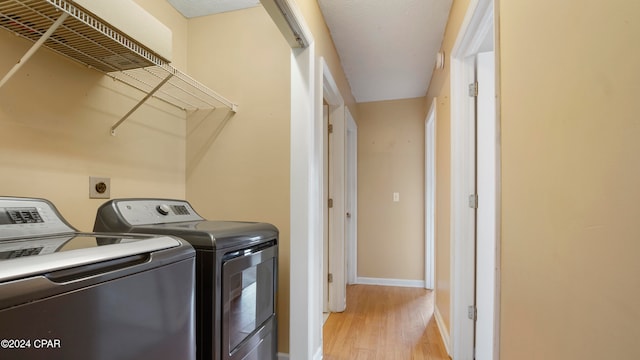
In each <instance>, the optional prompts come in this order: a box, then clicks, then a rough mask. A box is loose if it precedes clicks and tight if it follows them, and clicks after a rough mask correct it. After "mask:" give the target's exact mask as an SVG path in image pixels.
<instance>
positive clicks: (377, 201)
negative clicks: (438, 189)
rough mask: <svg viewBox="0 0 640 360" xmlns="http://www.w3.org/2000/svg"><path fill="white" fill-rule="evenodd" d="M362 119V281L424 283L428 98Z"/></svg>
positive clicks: (384, 107)
mask: <svg viewBox="0 0 640 360" xmlns="http://www.w3.org/2000/svg"><path fill="white" fill-rule="evenodd" d="M358 114H359V115H360V121H359V122H358V276H359V277H369V278H382V279H402V280H424V121H425V116H426V111H425V102H424V98H417V99H408V100H395V101H380V102H369V103H361V104H358ZM394 192H398V193H399V195H400V201H399V202H393V193H394Z"/></svg>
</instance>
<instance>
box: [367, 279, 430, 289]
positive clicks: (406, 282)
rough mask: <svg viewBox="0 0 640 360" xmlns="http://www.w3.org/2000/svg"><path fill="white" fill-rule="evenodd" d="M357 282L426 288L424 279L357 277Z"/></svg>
mask: <svg viewBox="0 0 640 360" xmlns="http://www.w3.org/2000/svg"><path fill="white" fill-rule="evenodd" d="M356 284H363V285H380V286H401V287H416V288H424V280H403V279H381V278H368V277H357V278H356Z"/></svg>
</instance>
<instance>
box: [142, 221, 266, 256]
mask: <svg viewBox="0 0 640 360" xmlns="http://www.w3.org/2000/svg"><path fill="white" fill-rule="evenodd" d="M130 231H133V232H137V233H147V234H163V235H174V236H177V237H179V238H181V239H184V240H186V241H188V242H189V243H190V244H191V245H193V247H195V248H199V249H210V250H217V249H226V248H230V247H239V246H252V245H254V244H257V243H261V242H265V241H269V240H273V239H275V238H276V237H277V236H278V229H277V228H276V227H275V226H273V225H271V224H268V223H259V222H242V221H211V220H202V221H188V222H180V223H166V224H153V225H140V226H134V227H133V228H132V229H131V230H130Z"/></svg>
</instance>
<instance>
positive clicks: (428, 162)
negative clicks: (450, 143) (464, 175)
mask: <svg viewBox="0 0 640 360" xmlns="http://www.w3.org/2000/svg"><path fill="white" fill-rule="evenodd" d="M436 104H437V101H436V99H435V98H434V99H433V101H432V102H431V107H430V108H429V112H428V113H427V117H426V119H425V127H424V132H425V134H424V140H425V141H424V172H425V175H424V182H425V184H424V189H425V192H424V204H425V211H424V216H425V219H424V227H425V229H424V234H425V247H424V287H425V288H426V289H432V290H433V289H435V285H436V284H435V269H436V267H435V266H436V265H435V260H436V257H435V242H436V240H435V235H436V230H435V224H436V214H435V210H436V198H435V195H436V176H435V170H436V116H437V105H436Z"/></svg>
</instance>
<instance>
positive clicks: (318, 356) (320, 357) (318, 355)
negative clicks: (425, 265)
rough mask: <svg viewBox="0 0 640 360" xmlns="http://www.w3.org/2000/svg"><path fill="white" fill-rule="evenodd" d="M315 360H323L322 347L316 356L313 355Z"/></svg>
mask: <svg viewBox="0 0 640 360" xmlns="http://www.w3.org/2000/svg"><path fill="white" fill-rule="evenodd" d="M313 360H322V346H320V347H319V348H318V350H316V353H315V355H313Z"/></svg>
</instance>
